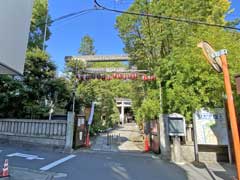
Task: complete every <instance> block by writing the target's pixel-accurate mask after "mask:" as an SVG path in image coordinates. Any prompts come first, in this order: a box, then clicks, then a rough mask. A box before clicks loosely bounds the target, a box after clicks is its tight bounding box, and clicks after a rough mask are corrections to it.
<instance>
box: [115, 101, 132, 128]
mask: <svg viewBox="0 0 240 180" xmlns="http://www.w3.org/2000/svg"><path fill="white" fill-rule="evenodd" d="M115 100H116V104H117V107H120V108H121V113H120V122H121V123H122V125H123V124H124V123H125V122H124V119H125V115H124V110H125V108H126V107H131V106H132V100H131V99H127V98H115Z"/></svg>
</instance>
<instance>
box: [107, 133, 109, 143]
mask: <svg viewBox="0 0 240 180" xmlns="http://www.w3.org/2000/svg"><path fill="white" fill-rule="evenodd" d="M107 145H109V133H108V132H107Z"/></svg>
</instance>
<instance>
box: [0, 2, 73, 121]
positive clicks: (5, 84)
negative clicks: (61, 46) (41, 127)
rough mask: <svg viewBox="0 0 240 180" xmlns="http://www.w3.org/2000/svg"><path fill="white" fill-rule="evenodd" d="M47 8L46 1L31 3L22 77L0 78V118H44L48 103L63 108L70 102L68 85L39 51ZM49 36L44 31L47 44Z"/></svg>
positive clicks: (42, 52)
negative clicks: (30, 17) (29, 25)
mask: <svg viewBox="0 0 240 180" xmlns="http://www.w3.org/2000/svg"><path fill="white" fill-rule="evenodd" d="M47 4H48V1H47V0H35V1H34V7H33V13H32V20H31V27H30V33H29V44H28V50H27V53H26V63H25V68H24V75H23V77H17V78H14V77H11V76H8V75H1V76H0V85H1V88H0V112H1V113H0V116H1V117H14V118H45V117H46V116H48V111H49V108H50V107H49V104H50V102H52V103H53V104H54V105H55V108H64V107H65V105H66V103H67V101H68V99H69V88H68V82H67V81H66V80H65V79H63V78H58V77H57V76H56V66H55V64H54V63H53V62H52V60H50V56H49V55H48V54H47V53H46V52H44V51H42V50H41V49H42V43H43V34H44V27H45V25H44V23H45V19H46V15H47V12H48V9H47ZM49 20H50V19H49ZM50 34H51V33H50V31H49V29H48V28H47V37H46V40H48V39H49V37H50Z"/></svg>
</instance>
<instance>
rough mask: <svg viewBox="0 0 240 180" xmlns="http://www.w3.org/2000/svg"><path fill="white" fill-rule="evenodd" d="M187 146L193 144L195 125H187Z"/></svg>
mask: <svg viewBox="0 0 240 180" xmlns="http://www.w3.org/2000/svg"><path fill="white" fill-rule="evenodd" d="M186 144H189V145H192V144H193V125H192V124H187V126H186Z"/></svg>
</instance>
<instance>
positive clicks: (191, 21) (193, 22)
mask: <svg viewBox="0 0 240 180" xmlns="http://www.w3.org/2000/svg"><path fill="white" fill-rule="evenodd" d="M94 3H95V6H96V7H97V8H101V9H102V10H106V11H112V12H116V13H122V14H129V15H134V16H142V17H151V18H155V19H164V20H170V21H177V22H184V23H188V24H197V25H205V26H212V27H218V28H225V29H234V30H240V28H236V27H232V26H224V25H220V24H212V23H207V22H203V21H195V20H188V19H181V18H175V17H169V16H161V15H153V14H145V13H137V12H129V11H122V10H118V9H112V8H108V7H105V6H103V5H101V4H100V3H99V2H98V1H97V0H94Z"/></svg>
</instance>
